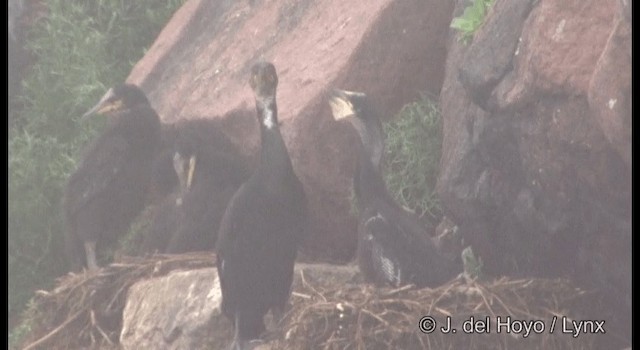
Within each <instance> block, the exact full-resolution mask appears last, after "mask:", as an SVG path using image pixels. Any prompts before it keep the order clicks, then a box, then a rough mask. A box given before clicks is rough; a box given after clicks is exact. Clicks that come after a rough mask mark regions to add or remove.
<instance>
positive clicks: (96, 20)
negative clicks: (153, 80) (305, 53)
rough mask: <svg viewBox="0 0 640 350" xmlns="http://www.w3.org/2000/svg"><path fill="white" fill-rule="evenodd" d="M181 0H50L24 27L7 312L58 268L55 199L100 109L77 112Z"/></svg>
mask: <svg viewBox="0 0 640 350" xmlns="http://www.w3.org/2000/svg"><path fill="white" fill-rule="evenodd" d="M183 2H184V0H169V1H165V2H160V1H155V0H137V1H130V0H96V1H84V0H49V1H46V2H45V4H46V6H47V14H46V17H44V18H42V19H41V20H39V21H38V22H37V23H36V24H35V25H34V26H33V27H32V28H30V30H29V33H28V35H27V39H26V40H27V41H26V46H27V49H28V50H30V51H31V53H32V54H33V57H34V58H35V61H34V64H33V66H32V67H31V68H30V69H29V71H28V73H27V74H26V76H25V77H24V79H23V81H22V87H23V89H22V94H21V95H20V96H16V101H14V102H17V103H12V104H10V105H11V106H19V108H13V109H10V110H9V115H10V117H9V121H10V122H9V135H8V136H9V140H8V146H9V161H8V163H9V164H8V165H9V203H8V204H9V208H8V216H9V230H8V231H9V232H8V245H9V251H8V253H9V254H8V260H9V266H8V269H9V314H10V315H15V314H16V313H17V312H19V311H20V310H21V309H22V308H23V306H24V305H25V303H26V301H27V300H28V299H29V298H30V297H31V295H32V293H33V290H35V289H38V288H47V287H48V286H50V285H51V284H52V282H53V279H54V278H55V277H56V276H59V275H60V274H62V273H64V272H65V271H66V261H65V260H66V259H65V254H64V249H63V246H64V243H63V237H64V230H65V227H64V222H63V221H64V220H63V217H62V213H61V212H62V210H61V199H62V193H63V189H64V185H65V182H66V180H67V178H68V177H69V174H70V173H71V172H72V171H73V169H74V168H75V164H76V161H77V159H78V158H79V156H80V154H81V152H82V150H83V149H84V147H85V146H86V145H87V143H88V142H89V141H90V140H91V139H92V138H93V137H94V136H95V135H96V133H97V132H98V130H99V129H100V127H101V125H102V123H103V122H102V121H100V118H95V119H94V120H93V121H91V122H86V123H80V122H79V117H80V115H82V113H83V112H84V111H85V110H86V109H88V108H89V107H90V106H91V105H92V104H94V103H95V102H96V101H97V99H98V98H99V97H100V95H101V94H103V93H104V92H105V91H106V89H107V87H109V86H112V85H115V84H116V83H120V82H122V81H123V80H124V79H125V78H126V76H127V74H128V73H129V71H130V70H131V67H132V66H133V64H134V63H135V62H136V61H137V60H138V59H140V58H141V57H142V55H143V54H144V50H145V48H146V47H148V46H149V45H150V44H151V43H152V42H153V40H154V39H155V37H156V36H157V34H158V32H159V31H160V29H161V28H162V26H163V25H164V24H165V23H166V21H167V20H168V19H169V16H170V15H171V14H172V13H173V12H174V11H175V9H176V8H178V6H179V5H180V4H182V3H183Z"/></svg>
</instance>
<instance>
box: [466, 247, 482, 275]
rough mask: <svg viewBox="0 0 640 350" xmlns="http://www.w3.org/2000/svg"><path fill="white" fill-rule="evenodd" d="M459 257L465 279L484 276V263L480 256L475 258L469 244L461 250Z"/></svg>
mask: <svg viewBox="0 0 640 350" xmlns="http://www.w3.org/2000/svg"><path fill="white" fill-rule="evenodd" d="M461 258H462V264H463V266H464V276H465V278H466V279H468V280H475V279H482V278H484V273H483V271H482V268H483V266H484V264H483V263H482V258H480V257H477V258H476V255H475V254H474V253H473V250H472V249H471V246H468V247H466V248H464V250H462V254H461Z"/></svg>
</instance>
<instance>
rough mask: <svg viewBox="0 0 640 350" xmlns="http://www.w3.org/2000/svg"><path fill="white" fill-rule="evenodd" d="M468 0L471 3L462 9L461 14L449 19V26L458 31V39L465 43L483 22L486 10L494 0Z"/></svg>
mask: <svg viewBox="0 0 640 350" xmlns="http://www.w3.org/2000/svg"><path fill="white" fill-rule="evenodd" d="M470 1H471V3H470V4H469V6H467V7H466V8H465V9H464V13H463V14H462V16H460V17H456V18H454V19H453V20H452V21H451V28H453V29H457V30H458V31H459V32H460V34H461V36H460V39H461V40H462V41H463V42H465V43H468V42H469V41H470V40H471V39H472V38H473V34H474V33H475V32H476V30H477V29H478V28H480V26H481V25H482V23H484V18H485V16H486V15H487V10H488V9H489V7H491V6H492V5H493V2H494V1H495V0H470Z"/></svg>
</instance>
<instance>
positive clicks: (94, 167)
mask: <svg viewBox="0 0 640 350" xmlns="http://www.w3.org/2000/svg"><path fill="white" fill-rule="evenodd" d="M128 150H129V143H128V141H127V140H126V139H125V138H124V137H123V136H122V135H118V134H117V133H113V132H111V133H107V134H105V135H104V136H103V137H101V138H100V139H98V142H96V143H95V144H94V145H93V147H92V148H91V149H90V150H89V151H88V152H87V154H86V155H85V157H84V158H83V160H82V162H81V163H80V166H79V167H78V169H77V170H76V172H75V173H74V174H73V175H72V176H71V178H70V179H69V185H68V188H67V201H68V206H69V210H70V212H71V213H74V212H75V211H77V210H78V209H79V208H82V207H83V206H85V205H86V204H87V203H89V202H90V201H91V200H93V199H94V198H95V197H96V195H99V194H100V193H103V192H105V191H107V190H108V189H109V186H110V184H112V183H113V182H114V181H115V179H116V178H117V177H118V175H119V174H121V173H122V170H123V167H124V165H125V159H126V156H127V153H128Z"/></svg>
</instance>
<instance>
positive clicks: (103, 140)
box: [65, 84, 160, 270]
mask: <svg viewBox="0 0 640 350" xmlns="http://www.w3.org/2000/svg"><path fill="white" fill-rule="evenodd" d="M93 113H100V114H106V115H108V116H109V117H110V119H111V122H110V123H109V126H108V127H107V130H106V131H105V132H103V133H102V135H100V136H99V137H98V139H97V140H96V141H95V142H94V143H93V144H92V145H91V146H90V147H89V148H88V150H87V151H86V153H85V154H84V157H83V158H82V160H81V162H80V164H79V166H78V169H77V170H76V171H75V172H74V173H73V174H72V175H71V177H70V179H69V182H68V184H67V188H66V193H65V214H66V219H67V224H68V232H67V248H68V250H69V252H68V253H69V254H68V255H69V257H70V258H71V259H72V269H73V270H78V269H80V268H81V267H82V266H88V267H89V269H96V268H97V262H96V256H95V254H96V244H98V245H102V244H105V243H107V242H112V241H115V240H116V239H117V238H118V237H119V236H120V235H121V234H122V233H124V232H125V231H126V230H127V229H128V228H129V225H130V224H131V221H132V220H133V219H134V218H135V217H136V216H137V215H138V213H140V211H141V210H142V209H143V208H144V205H145V201H146V195H147V184H148V182H149V181H148V179H149V177H150V175H151V159H153V156H154V153H155V151H156V147H157V144H158V141H159V134H160V120H159V118H158V115H157V114H156V112H155V111H154V110H153V108H151V106H150V105H149V101H148V100H147V98H146V96H145V94H144V92H142V90H140V89H139V88H138V87H136V86H134V85H128V84H127V85H119V86H117V87H114V88H112V89H109V91H107V93H106V94H105V95H104V96H103V97H102V99H101V100H100V101H99V102H98V104H97V105H96V106H95V107H93V108H92V109H91V110H90V111H89V112H87V113H86V114H85V116H84V117H87V116H89V115H91V114H93ZM84 117H83V118H84Z"/></svg>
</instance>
